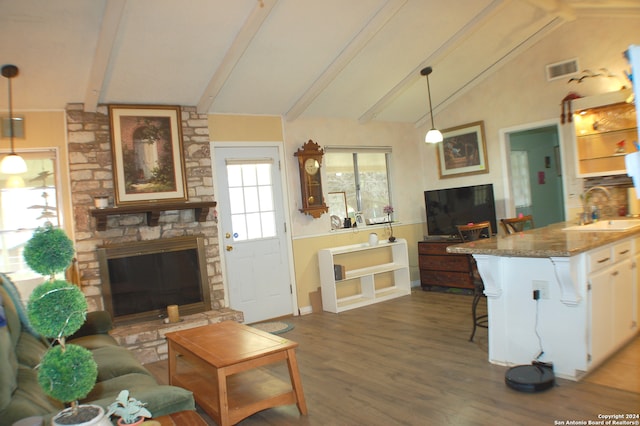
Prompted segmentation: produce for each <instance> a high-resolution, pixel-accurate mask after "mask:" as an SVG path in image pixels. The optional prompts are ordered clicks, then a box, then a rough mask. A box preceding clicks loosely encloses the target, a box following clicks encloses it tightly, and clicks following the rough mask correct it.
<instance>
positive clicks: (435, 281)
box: [418, 235, 473, 290]
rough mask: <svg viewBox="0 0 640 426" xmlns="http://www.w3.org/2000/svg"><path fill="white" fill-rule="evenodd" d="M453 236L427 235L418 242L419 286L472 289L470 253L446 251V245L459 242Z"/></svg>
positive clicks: (428, 288)
mask: <svg viewBox="0 0 640 426" xmlns="http://www.w3.org/2000/svg"><path fill="white" fill-rule="evenodd" d="M461 242H462V241H461V240H460V238H456V237H455V236H453V237H452V236H448V235H442V236H429V237H425V240H424V241H420V242H418V265H419V268H420V286H421V287H422V289H423V290H431V287H434V286H435V287H452V288H466V289H473V277H472V275H471V271H472V269H471V261H472V259H471V255H468V254H452V253H447V247H448V246H450V245H454V244H460V243H461Z"/></svg>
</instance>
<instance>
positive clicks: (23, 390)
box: [0, 366, 64, 425]
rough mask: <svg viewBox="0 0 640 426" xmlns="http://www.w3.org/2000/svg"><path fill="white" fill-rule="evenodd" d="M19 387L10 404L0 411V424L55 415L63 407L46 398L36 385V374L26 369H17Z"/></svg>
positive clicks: (30, 369)
mask: <svg viewBox="0 0 640 426" xmlns="http://www.w3.org/2000/svg"><path fill="white" fill-rule="evenodd" d="M18 383H19V386H18V388H17V389H16V391H15V393H14V394H13V398H11V402H10V403H9V405H8V406H7V407H6V408H5V409H4V410H0V422H1V423H2V424H7V425H10V424H13V423H14V422H16V421H18V420H20V419H23V418H25V417H31V416H44V415H48V414H50V413H56V412H58V411H60V410H62V409H63V408H64V405H63V404H62V403H60V402H58V401H55V400H53V399H51V398H49V397H47V396H46V395H45V394H44V392H42V389H41V388H40V385H39V384H38V373H37V371H36V370H34V369H32V368H28V367H23V366H19V367H18Z"/></svg>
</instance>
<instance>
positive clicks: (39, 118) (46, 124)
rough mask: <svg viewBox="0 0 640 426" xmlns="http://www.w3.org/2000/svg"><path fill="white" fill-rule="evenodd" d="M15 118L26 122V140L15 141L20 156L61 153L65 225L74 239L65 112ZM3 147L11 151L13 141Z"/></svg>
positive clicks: (5, 140) (3, 141)
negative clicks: (33, 152)
mask: <svg viewBox="0 0 640 426" xmlns="http://www.w3.org/2000/svg"><path fill="white" fill-rule="evenodd" d="M14 115H20V116H23V117H24V119H25V130H24V136H25V137H24V139H23V138H14V145H15V150H16V152H18V153H20V151H21V150H25V151H26V150H35V149H39V148H40V149H50V148H57V149H58V166H59V172H60V176H59V184H60V185H61V186H60V188H59V190H60V195H61V197H62V209H61V213H62V222H63V227H64V229H65V231H66V232H67V234H68V235H69V236H70V237H71V239H72V240H74V238H73V222H72V220H73V210H72V208H71V195H70V194H71V188H70V187H69V167H68V164H69V161H68V158H67V137H66V135H67V132H66V118H65V113H64V111H42V112H22V111H15V112H14ZM0 146H1V147H2V151H3V152H9V151H10V141H9V138H2V139H1V140H0ZM32 174H33V175H35V174H37V173H36V172H27V173H25V174H24V176H25V177H27V176H28V177H33V176H32Z"/></svg>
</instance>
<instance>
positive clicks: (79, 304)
mask: <svg viewBox="0 0 640 426" xmlns="http://www.w3.org/2000/svg"><path fill="white" fill-rule="evenodd" d="M27 314H28V316H29V322H30V323H31V326H32V327H33V328H34V329H35V330H36V331H37V332H38V333H40V334H41V335H42V336H44V337H48V338H51V339H58V338H60V337H66V336H70V335H72V334H73V333H75V332H76V331H78V329H79V328H80V327H81V326H82V324H84V321H85V320H86V316H87V300H86V299H85V297H84V294H83V293H82V291H81V290H80V289H79V288H78V287H76V286H75V285H73V284H70V283H68V282H67V281H63V280H56V281H48V282H45V283H43V284H40V285H39V286H38V287H36V288H35V289H34V290H33V292H32V293H31V296H30V297H29V301H28V302H27Z"/></svg>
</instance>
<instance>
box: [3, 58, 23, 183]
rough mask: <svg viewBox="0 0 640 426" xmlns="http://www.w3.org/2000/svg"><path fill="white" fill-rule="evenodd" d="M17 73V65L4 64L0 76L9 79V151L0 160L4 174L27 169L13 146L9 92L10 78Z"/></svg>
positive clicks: (11, 108)
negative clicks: (0, 160)
mask: <svg viewBox="0 0 640 426" xmlns="http://www.w3.org/2000/svg"><path fill="white" fill-rule="evenodd" d="M17 75H18V67H16V66H15V65H5V66H3V67H2V76H3V77H6V78H7V80H8V81H9V136H10V138H11V152H10V153H9V154H8V155H7V156H5V157H4V158H3V159H2V162H0V171H2V173H5V174H17V173H24V172H26V171H27V163H25V162H24V159H23V158H22V157H20V156H19V155H18V154H16V152H15V149H14V146H13V135H14V128H13V126H14V120H13V98H12V96H11V95H12V93H11V79H12V78H13V77H15V76H17Z"/></svg>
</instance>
